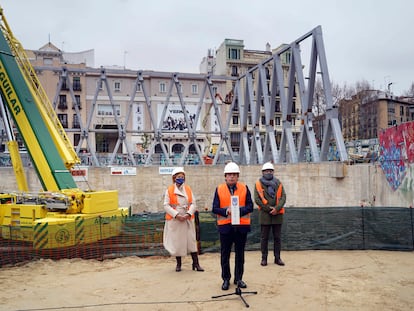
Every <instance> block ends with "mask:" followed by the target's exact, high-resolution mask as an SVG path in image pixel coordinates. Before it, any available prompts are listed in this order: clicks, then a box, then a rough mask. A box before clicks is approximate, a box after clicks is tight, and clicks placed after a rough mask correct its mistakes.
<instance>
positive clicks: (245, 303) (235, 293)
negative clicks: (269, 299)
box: [211, 286, 257, 308]
mask: <svg viewBox="0 0 414 311" xmlns="http://www.w3.org/2000/svg"><path fill="white" fill-rule="evenodd" d="M242 294H254V295H255V294H257V292H256V291H254V292H242V290H241V289H240V287H239V286H237V288H236V291H235V292H234V293H230V294H224V295H218V296H212V297H211V298H220V297H225V296H230V295H237V296H239V297H240V299H241V300H242V301H243V302H244V305H245V306H246V308H249V307H250V306H249V304H248V303H247V302H246V300H245V299H244V297H243V296H242Z"/></svg>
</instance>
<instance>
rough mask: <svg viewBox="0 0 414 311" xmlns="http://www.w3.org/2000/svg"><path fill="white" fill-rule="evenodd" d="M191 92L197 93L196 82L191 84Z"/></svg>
mask: <svg viewBox="0 0 414 311" xmlns="http://www.w3.org/2000/svg"><path fill="white" fill-rule="evenodd" d="M191 94H198V84H192V85H191Z"/></svg>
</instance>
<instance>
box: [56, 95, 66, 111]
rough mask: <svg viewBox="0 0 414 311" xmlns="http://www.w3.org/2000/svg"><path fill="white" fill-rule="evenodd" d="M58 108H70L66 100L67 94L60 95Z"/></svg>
mask: <svg viewBox="0 0 414 311" xmlns="http://www.w3.org/2000/svg"><path fill="white" fill-rule="evenodd" d="M58 108H59V109H62V110H64V109H68V104H67V101H66V95H59V104H58Z"/></svg>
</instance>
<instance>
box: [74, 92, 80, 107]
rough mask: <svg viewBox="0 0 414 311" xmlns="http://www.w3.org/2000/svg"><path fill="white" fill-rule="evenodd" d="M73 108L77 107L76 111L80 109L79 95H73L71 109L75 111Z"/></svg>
mask: <svg viewBox="0 0 414 311" xmlns="http://www.w3.org/2000/svg"><path fill="white" fill-rule="evenodd" d="M75 106H76V107H78V109H81V100H80V95H75V103H74V105H73V107H72V109H75Z"/></svg>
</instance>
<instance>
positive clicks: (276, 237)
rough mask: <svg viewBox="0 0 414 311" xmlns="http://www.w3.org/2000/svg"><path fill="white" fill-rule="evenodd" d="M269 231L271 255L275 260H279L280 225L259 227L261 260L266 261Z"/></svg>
mask: <svg viewBox="0 0 414 311" xmlns="http://www.w3.org/2000/svg"><path fill="white" fill-rule="evenodd" d="M270 230H271V231H272V234H273V254H274V256H275V258H276V259H280V249H281V235H282V224H278V225H276V224H275V225H261V226H260V250H261V252H262V258H263V259H267V254H268V244H269V234H270Z"/></svg>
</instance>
